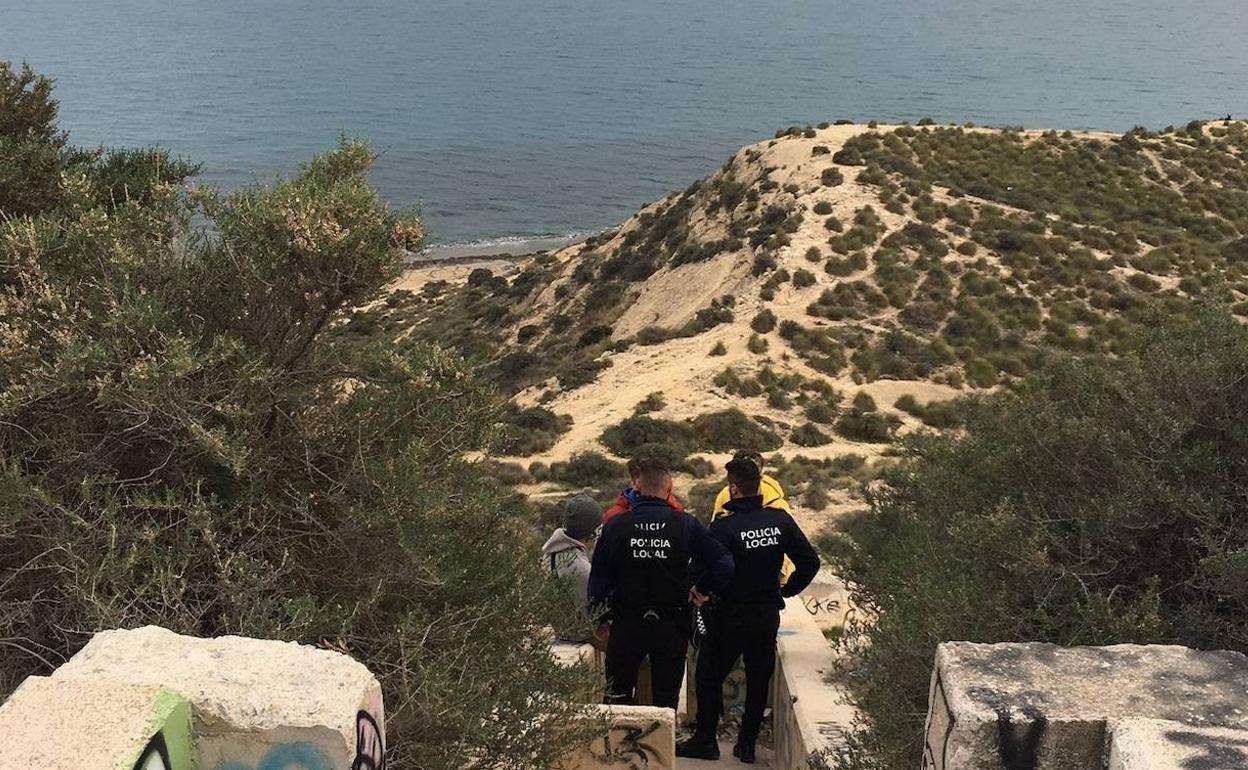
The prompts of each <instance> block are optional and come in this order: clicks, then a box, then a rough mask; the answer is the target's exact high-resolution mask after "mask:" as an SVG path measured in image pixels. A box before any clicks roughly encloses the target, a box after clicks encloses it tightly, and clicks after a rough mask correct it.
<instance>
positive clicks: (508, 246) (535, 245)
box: [409, 233, 589, 265]
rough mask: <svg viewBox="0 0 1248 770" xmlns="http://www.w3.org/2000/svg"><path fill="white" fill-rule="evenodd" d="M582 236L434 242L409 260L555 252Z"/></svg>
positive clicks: (586, 235) (582, 237)
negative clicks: (448, 242) (457, 242)
mask: <svg viewBox="0 0 1248 770" xmlns="http://www.w3.org/2000/svg"><path fill="white" fill-rule="evenodd" d="M588 235H589V234H588V233H584V234H581V235H549V236H535V237H532V238H519V237H517V238H507V239H499V240H497V241H482V242H479V243H459V244H454V243H453V244H434V245H431V246H427V247H425V250H424V251H422V252H420V253H419V254H415V255H413V256H412V257H411V259H410V260H409V263H410V264H411V265H418V264H427V263H437V262H446V261H458V260H461V259H472V258H476V257H508V256H523V255H529V254H537V253H539V252H543V251H554V250H556V249H561V248H563V247H564V246H568V245H570V244H573V243H576V242H577V241H580V240H583V239H584V238H586V237H588Z"/></svg>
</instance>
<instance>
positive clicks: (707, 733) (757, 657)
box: [695, 604, 780, 742]
mask: <svg viewBox="0 0 1248 770" xmlns="http://www.w3.org/2000/svg"><path fill="white" fill-rule="evenodd" d="M704 617H705V618H706V619H707V635H706V639H705V640H703V642H702V646H701V647H699V648H698V667H697V670H696V671H695V679H696V681H697V693H698V727H697V734H698V736H699V737H700V738H703V739H708V740H709V739H711V738H713V737H714V736H715V733H716V729H717V728H718V726H719V717H720V714H721V713H722V712H723V709H724V696H723V689H724V679H725V678H727V676H728V674H729V673H731V672H732V668H733V666H734V665H736V662H737V658H742V659H743V661H744V663H745V715H744V717H742V719H741V736H740V740H742V741H743V742H752V741H754V740H755V739H757V738H758V729H759V727H760V726H761V725H762V722H763V711H764V710H765V709H766V708H767V691H768V689H769V688H770V686H771V675H772V673H773V672H774V671H775V668H776V632H777V631H779V629H780V610H779V609H778V608H776V607H775V606H774V605H757V604H756V605H738V606H735V607H734V606H731V605H720V606H718V607H715V608H714V609H713V610H711V611H709V612H704Z"/></svg>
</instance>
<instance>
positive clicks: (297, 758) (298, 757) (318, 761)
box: [218, 741, 336, 770]
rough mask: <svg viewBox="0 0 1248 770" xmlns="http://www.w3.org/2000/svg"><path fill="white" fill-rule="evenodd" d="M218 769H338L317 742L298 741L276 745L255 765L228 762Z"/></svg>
mask: <svg viewBox="0 0 1248 770" xmlns="http://www.w3.org/2000/svg"><path fill="white" fill-rule="evenodd" d="M218 770H336V768H332V767H330V762H329V760H328V759H326V758H325V753H324V752H323V751H321V750H320V748H318V747H317V746H316V745H315V744H311V743H306V742H302V741H300V742H298V743H283V744H281V745H279V746H274V747H273V748H271V749H269V751H268V752H267V753H266V754H265V755H264V757H263V758H261V760H260V761H259V762H258V763H256V765H255V766H254V767H248V766H247V765H244V764H242V763H239V762H228V763H226V764H224V765H221V766H220V767H219V768H218Z"/></svg>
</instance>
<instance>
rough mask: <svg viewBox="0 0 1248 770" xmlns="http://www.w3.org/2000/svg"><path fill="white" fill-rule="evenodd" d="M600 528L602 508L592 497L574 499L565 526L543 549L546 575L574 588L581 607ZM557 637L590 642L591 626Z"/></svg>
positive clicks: (566, 511)
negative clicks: (593, 548)
mask: <svg viewBox="0 0 1248 770" xmlns="http://www.w3.org/2000/svg"><path fill="white" fill-rule="evenodd" d="M601 526H602V506H601V505H599V504H598V502H597V501H596V500H594V498H592V497H590V496H589V495H586V494H579V495H575V496H574V497H571V498H569V499H568V500H567V502H565V503H564V504H563V526H562V527H560V528H559V529H556V530H555V531H554V534H552V535H551V536H550V539H549V540H547V541H546V545H544V546H542V556H543V559H544V560H545V566H546V569H547V571H548V572H550V573H551V574H552V575H555V576H556V577H559V578H561V579H564V580H566V581H568V583H570V584H571V587H572V588H573V590H575V592H576V596H577V599H578V601H579V604H578V606H581V607H584V606H585V604H586V601H587V597H588V594H589V549H590V548H592V547H593V545H594V540H595V539H597V537H598V529H599V527H601ZM557 635H558V637H559V639H560V640H562V641H568V642H587V641H589V640H590V637H591V634H590V631H589V628H588V626H586V627H585V628H581V629H576V630H571V629H562V630H560V631H559V632H558V634H557Z"/></svg>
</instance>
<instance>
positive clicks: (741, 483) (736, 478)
mask: <svg viewBox="0 0 1248 770" xmlns="http://www.w3.org/2000/svg"><path fill="white" fill-rule="evenodd" d="M724 469H725V470H727V471H728V483H729V484H735V485H736V486H737V489H740V490H741V492H742V494H744V495H745V496H746V497H753V496H754V495H757V494H758V487H759V482H761V481H762V478H763V472H762V470H761V469H760V468H759V467H758V465H757V464H755V462H754V461H753V460H751V459H748V458H745V457H734V458H732V459H731V460H729V461H728V464H727V465H725V466H724Z"/></svg>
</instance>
